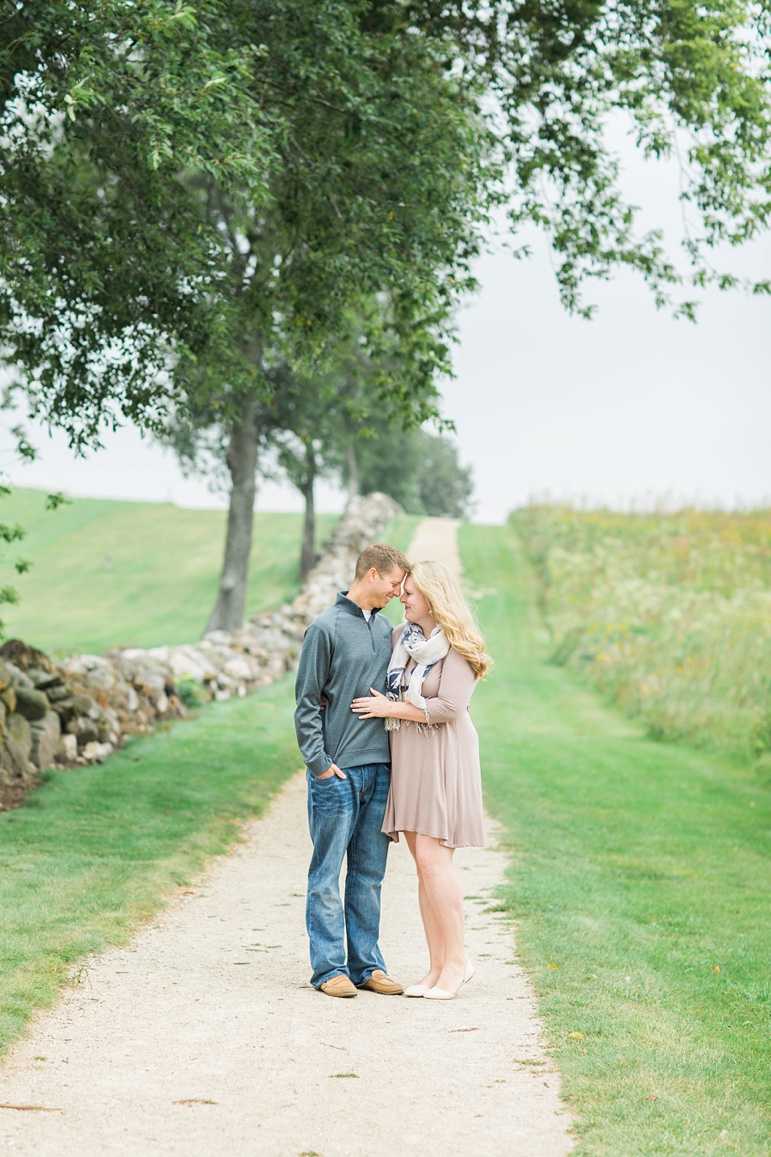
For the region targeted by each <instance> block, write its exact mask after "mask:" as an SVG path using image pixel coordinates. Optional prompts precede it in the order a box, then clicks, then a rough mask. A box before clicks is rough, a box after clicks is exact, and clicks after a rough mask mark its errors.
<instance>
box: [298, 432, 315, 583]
mask: <svg viewBox="0 0 771 1157" xmlns="http://www.w3.org/2000/svg"><path fill="white" fill-rule="evenodd" d="M305 464H306V473H305V479H304V482H303V485H302V492H303V498H304V499H305V521H304V523H303V543H302V550H301V552H300V578H301V579H306V578H307V577H308V575H309V574H310V572H311V571H312V570H313V567H314V565H315V563H316V506H315V502H314V496H313V485H314V482H315V481H316V455H315V453H314V450H313V441H312V440H311V439H310V438H309V439H308V443H307V446H306V451H305Z"/></svg>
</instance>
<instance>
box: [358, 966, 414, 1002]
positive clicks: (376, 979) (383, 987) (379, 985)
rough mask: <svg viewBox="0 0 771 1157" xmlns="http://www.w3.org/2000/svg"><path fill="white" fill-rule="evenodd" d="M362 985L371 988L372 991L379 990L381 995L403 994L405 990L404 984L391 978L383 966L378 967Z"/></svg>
mask: <svg viewBox="0 0 771 1157" xmlns="http://www.w3.org/2000/svg"><path fill="white" fill-rule="evenodd" d="M361 987H362V988H367V989H369V991H370V992H379V993H380V995H381V996H401V994H402V993H403V992H404V985H403V984H399V981H398V980H391V977H390V976H386V974H385V972H383V969H382V968H376V969H375V971H374V972H373V973H372V975H371V976H370V978H369V980H365V981H364V984H362V986H361Z"/></svg>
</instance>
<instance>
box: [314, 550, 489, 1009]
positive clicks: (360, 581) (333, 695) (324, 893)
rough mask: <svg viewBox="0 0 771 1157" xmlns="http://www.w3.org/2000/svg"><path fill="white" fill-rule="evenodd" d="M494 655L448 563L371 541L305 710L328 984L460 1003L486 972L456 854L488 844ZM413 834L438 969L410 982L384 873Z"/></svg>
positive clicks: (332, 623) (332, 624)
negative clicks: (386, 935)
mask: <svg viewBox="0 0 771 1157" xmlns="http://www.w3.org/2000/svg"><path fill="white" fill-rule="evenodd" d="M392 598H399V599H400V600H401V602H402V604H403V605H404V617H405V622H404V623H403V624H402V625H401V626H398V627H396V628H395V629H392V627H391V624H390V622H389V621H388V620H387V619H386V618H385V616H383V615H380V614H379V612H380V611H381V610H382V609H383V607H385V606H386V604H387V603H388V602H389V601H390V600H391V599H392ZM491 665H492V660H491V659H490V657H489V656H488V655H487V654H486V653H485V649H484V641H483V639H482V637H481V635H480V633H479V631H478V629H477V627H476V625H475V624H474V620H473V618H472V615H471V612H470V611H469V609H468V607H467V605H466V603H465V601H464V599H463V595H462V594H461V592H460V589H459V587H458V584H457V583H456V582H455V579H454V578H453V576H452V575H451V574H450V572H449V571H448V570H447V568H446V567H445V566H443V565H442V563H439V562H418V563H415V565H414V566H410V564H409V563H408V562H407V559H406V558H405V557H404V555H403V554H401V553H400V551H398V550H396V549H395V548H394V547H392V546H388V545H387V544H384V543H377V544H375V545H374V546H370V547H367V549H366V550H364V551H363V552H362V554H361V555H360V556H359V558H358V560H357V563H356V571H355V575H354V581H353V584H352V586H351V588H350V590H348V591H343V592H340V593H339V594H338V596H337V600H336V602H335V604H334V606H332V607H330V608H329V609H328V610H326V611H324V612H323V614H321V615H319V617H318V618H317V619H315V620H314V621H313V622H312V623H311V625H310V627H309V628H308V630H307V632H306V635H305V641H304V643H303V648H302V652H301V655H300V665H299V669H298V673H297V687H296V694H297V710H296V712H295V725H296V730H297V740H298V744H299V746H300V750H301V752H302V755H303V758H304V760H305V764H306V767H307V778H308V823H309V826H310V833H311V839H312V841H313V856H312V858H311V864H310V869H309V872H308V898H307V906H306V920H307V927H308V936H309V938H310V952H311V966H312V969H313V976H312V977H311V983H312V984H313V986H314V987H315V988H317V989H319V990H320V991H321V992H323V993H325V994H326V995H327V996H341V997H348V996H356V994H357V991H358V990H359V989H368V990H370V991H372V992H377V993H381V994H383V995H394V996H396V995H400V994H402V993H403V994H404V995H405V996H414V997H423V998H424V999H427V1000H451V999H452V998H453V997H455V996H457V994H458V992H459V990H460V988H461V986H462V985H463V984H465V983H466V981H468V980H470V979H471V976H472V975H473V971H474V969H473V965H472V963H471V961H470V959H469V958H468V955H467V953H466V947H465V938H464V918H463V890H462V886H461V882H460V877H459V875H458V872H457V869H456V868H455V865H454V863H453V852H454V850H455V848H457V847H468V846H473V847H481V846H483V845H484V831H483V818H482V785H481V778H480V770H479V745H478V741H477V734H476V731H475V730H474V725H473V724H472V722H471V718H470V716H469V712H468V708H469V701H470V699H471V695H472V692H473V690H474V687H475V685H476V682H477V680H478V679H480V678H483V677H484V676H485V674H486V672H487V671H488V670H489V668H490V666H491ZM400 832H402V833H403V834H404V838H405V840H406V841H407V846H408V847H409V850H410V852H411V853H412V856H413V859H414V860H415V865H416V868H417V874H418V897H419V904H420V915H421V918H422V921H423V928H424V930H425V934H426V941H427V944H428V954H429V969H428V972H427V973H426V975H425V976H424V977H423V979H422V980H421V981H420V982H419V983H416V984H412V985H410V986H409V987H408V988H406V989H405V988H404V987H403V985H401V984H400V983H399V982H398V981H396V980H394V979H392V978H391V977H390V976H389V975H388V972H387V969H386V965H385V961H384V960H383V956H382V954H381V952H380V947H379V944H378V939H379V933H380V889H381V883H382V880H383V876H384V875H385V869H386V859H387V855H388V848H389V844H390V841H391V840H394V841H396V840H398V839H399V833H400ZM344 860H346V863H347V873H346V880H345V899H344V902H343V901H342V900H341V897H340V889H339V877H340V871H341V868H342V865H343V861H344Z"/></svg>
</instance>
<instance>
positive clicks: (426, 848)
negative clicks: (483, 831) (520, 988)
mask: <svg viewBox="0 0 771 1157" xmlns="http://www.w3.org/2000/svg"><path fill="white" fill-rule="evenodd" d="M413 834H414V844H415V851H414V853H413V854H414V856H415V863H416V865H417V869H418V878H419V881H420V884H421V886H422V888H423V890H424V893H425V901H426V907H427V909H428V911H429V912H430V917H429V923H430V926H431V937H432V939H433V940H434V943H435V945H436V947H437V949H438V952H437V954H436V955H432V958H431V960H432V972H433V964H434V962H435V961H436V962H438V961H439V959H441V971H440V973H439V977H438V979H437V980H436V982H435V983H436V985H437V987H439V988H443V989H445V990H446V991H448V992H456V991H457V990H458V989H459V988H460V986H461V984H462V983H463V978H464V976H465V973H466V959H467V958H466V946H465V923H464V918H463V886H462V884H461V880H460V876H459V874H458V870H457V868H456V867H455V864H454V862H453V851H454V849H453V848H447V847H445V846H444V844H442V843H440V841H439V840H437V839H435V838H434V837H433V836H423V835H420V834H419V833H413ZM421 912H422V909H421ZM424 927H425V921H424ZM426 938H427V939H428V928H427V929H426ZM429 952H431V942H429ZM439 952H441V956H440V955H439ZM429 975H431V974H429Z"/></svg>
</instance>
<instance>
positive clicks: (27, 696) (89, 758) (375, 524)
mask: <svg viewBox="0 0 771 1157" xmlns="http://www.w3.org/2000/svg"><path fill="white" fill-rule="evenodd" d="M398 513H400V507H399V506H398V505H397V504H396V503H395V502H394V501H393V499H391V498H389V497H388V496H387V495H385V494H368V495H367V496H366V497H365V498H362V499H360V500H359V502H357V503H356V504H355V505H354V506H352V507H350V508H349V510H348V511H347V513H346V514H345V515H344V517H343V519H342V521H341V522H340V524H339V525H338V527H337V529H336V530H335V532H334V533H333V534H332V536H331V537H330V538H329V539H328V540H327V542H326V543H325V545H324V553H323V556H322V558H321V560H320V561H319V563H318V564H317V566H316V567H315V568H314V570H313V571H312V572H311V574H310V575H309V577H308V579H307V581H306V583H305V585H304V586H303V589H302V591H301V593H300V594H299V595H298V597H297V598H296V599H295V600H294V602H292V603H289V604H287V605H286V606H283V607H282V608H281V609H280V610H278V611H275V612H272V613H270V614H265V615H259V616H256V617H255V618H253V619H250V620H249V621H248V622H246V623H244V625H243V626H242V627H241V628H240V629H239V630H237V631H235V632H233V634H229V633H227V632H225V631H212V632H210V633H209V634H207V635H205V636H204V638H203V639H202V640H201V641H200V642H199V643H193V644H189V645H185V646H164V647H153V648H151V649H150V650H143V649H141V648H139V647H127V648H122V649H120V650H117V649H116V650H112V651H108V652H107V653H106V654H104V655H72V656H70V657H69V658H67V659H64V660H62V661H61V662H55V661H53V660H52V659H51V658H49V656H47V655H45V654H43V652H41V651H37V650H35V649H34V648H33V647H29V646H27V645H26V644H25V643H22V642H21V641H20V640H18V639H11V640H9V641H8V642H7V643H5V645H4V646H3V647H0V788H1V787H5V788H7V789H10V791H11V793H13V791H14V790H15V789H18V791H19V792H20V793H21V792H23V791H24V790H28V789H29V787H30V786H32V785H33V784H34V782H35V778H36V776H37V772H38V771H39V770H41V769H43V768H46V767H50V766H52V765H54V764H55V765H59V766H72V765H76V764H86V763H95V762H102V761H103V760H104V759H106V758H107V757H108V756H109V755H110V754H111V753H112V752H113V751H114V750H115V749H116V748H117V747H119V746H120V745H121V744H122V743H124V742H125V741H126V739H128V738H129V737H130V736H132V735H137V734H142V733H145V732H148V731H151V730H152V729H153V728H154V727H155V725H156V724H157V723H158V722H159V721H160V720H165V719H175V718H180V717H183V716H184V715H186V714H187V709H186V707H185V700H187V701H190V699H191V698H196V697H200V698H202V699H228V698H230V697H231V696H232V695H239V696H242V695H246V694H247V693H248V692H249V691H250V690H251V689H252V688H253V687H259V686H262V685H263V684H265V683H270V682H273V680H275V679H278V678H280V677H281V675H283V674H284V673H285V672H286V671H287V670H290V669H291V668H292V667H293V666H294V665H295V663H296V660H297V656H298V654H299V651H300V646H301V644H302V639H303V634H304V633H305V629H306V627H307V626H308V623H309V622H310V621H311V620H312V619H313V618H315V616H316V615H318V614H319V613H320V612H321V611H323V610H324V608H325V607H328V606H329V605H330V603H332V602H333V601H334V597H335V593H336V591H338V590H341V589H345V588H347V587H348V585H349V584H350V582H351V579H352V578H353V567H354V563H355V561H356V557H357V556H358V554H359V553H360V552H361V551H362V550H363V549H364V547H365V546H367V545H369V544H370V543H372V542H375V541H377V540H378V539H379V537H380V536H381V534H382V532H383V528H384V527H385V524H386V523H387V522H388V520H389V519H390V518H393V517H394V515H396V514H398ZM6 794H7V793H6Z"/></svg>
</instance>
